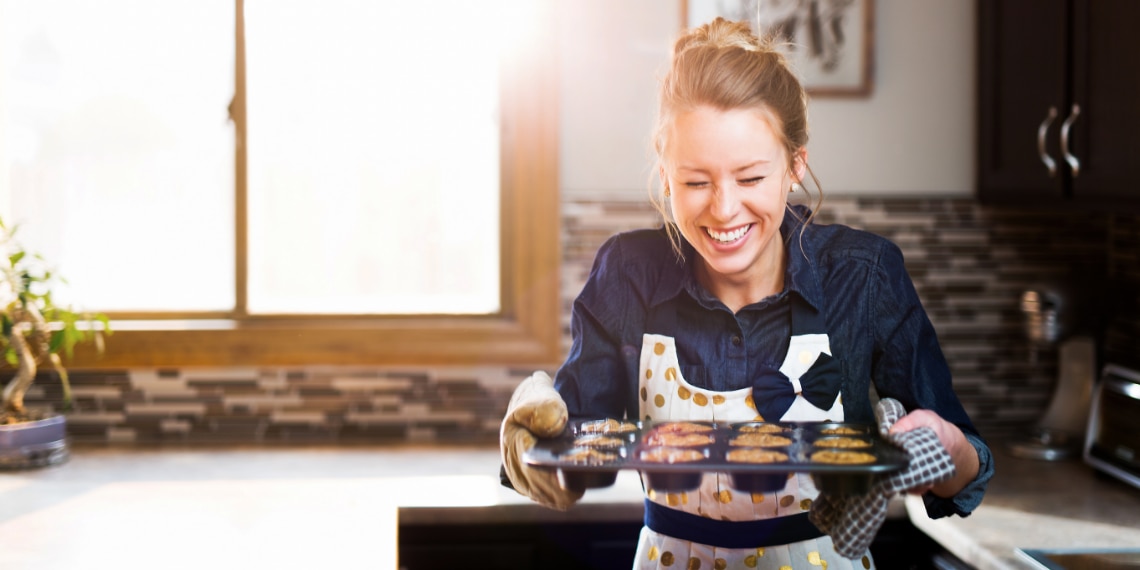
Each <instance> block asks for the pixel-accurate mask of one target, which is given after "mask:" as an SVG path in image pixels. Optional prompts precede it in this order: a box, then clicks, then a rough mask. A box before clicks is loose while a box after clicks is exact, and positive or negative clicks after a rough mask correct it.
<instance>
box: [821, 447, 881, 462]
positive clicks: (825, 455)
mask: <svg viewBox="0 0 1140 570" xmlns="http://www.w3.org/2000/svg"><path fill="white" fill-rule="evenodd" d="M811 460H812V461H814V462H816V463H830V464H834V465H861V464H866V463H874V462H875V456H874V455H871V454H870V453H866V452H863V451H843V450H838V449H825V450H823V451H817V452H815V453H812V454H811Z"/></svg>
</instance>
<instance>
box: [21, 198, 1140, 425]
mask: <svg viewBox="0 0 1140 570" xmlns="http://www.w3.org/2000/svg"><path fill="white" fill-rule="evenodd" d="M563 214H564V217H563V226H562V231H563V246H564V247H563V255H564V265H563V274H562V297H563V299H562V301H563V304H564V308H565V310H564V311H563V314H564V315H565V318H564V321H563V323H562V326H563V330H564V332H565V331H568V330H569V307H570V304H571V302H572V301H573V298H574V295H575V294H576V293H577V292H578V290H579V289H580V288H581V286H582V283H583V281H584V280H585V278H586V275H587V273H588V271H589V268H590V264H591V262H592V260H593V254H594V252H595V251H596V249H597V247H598V246H599V245H600V244H601V242H602V241H603V240H604V239H606V238H607V237H608V236H610V235H611V234H613V233H614V232H617V231H621V230H625V229H632V228H640V227H647V226H654V225H657V224H659V223H660V218H659V216H658V215H657V213H656V212H655V211H653V210H652V208H651V207H650V206H649V205H648V204H647V203H646V202H645V200H644V199H642V198H640V197H639V198H637V199H634V200H630V201H622V200H604V201H591V200H571V201H567V202H566V203H564V205H563ZM817 220H818V221H819V223H844V224H848V225H851V226H855V227H859V228H863V229H866V230H868V231H872V232H875V233H878V234H881V235H884V236H886V237H888V238H890V239H892V240H894V241H895V242H896V243H897V244H898V245H899V246H900V247H901V248H902V250H903V252H904V254H905V255H906V259H907V267H908V269H909V271H910V273H911V275H912V277H913V278H914V280H915V283H916V286H917V288H918V290H919V294H920V296H921V297H922V299H923V302H924V304H925V306H926V309H927V311H928V313H929V314H930V317H931V320H932V321H933V322H934V325H935V327H936V329H937V330H938V333H939V337H940V339H941V341H942V347H943V350H944V352H945V354H946V356H947V358H948V360H949V362H950V363H951V367H952V371H953V374H954V382H955V387H956V390H957V391H958V394H959V396H960V397H961V399H962V401H963V402H964V404H965V406H966V408H967V410H968V411H969V412H970V414H971V416H972V417H973V418H974V420H975V422H976V423H977V425H978V426H979V429H981V430H982V432H983V434H985V435H1001V434H1005V433H1008V432H1011V431H1020V430H1023V429H1025V428H1027V427H1029V426H1030V425H1032V423H1033V422H1034V421H1035V420H1036V419H1037V418H1038V417H1039V416H1040V415H1041V414H1042V412H1043V411H1044V409H1045V408H1046V406H1047V405H1048V402H1049V398H1050V396H1051V390H1052V380H1051V379H1052V378H1053V377H1054V375H1055V356H1054V355H1053V352H1054V351H1053V350H1051V349H1049V348H1045V349H1043V350H1040V351H1038V359H1037V364H1036V365H1031V364H1030V358H1029V354H1030V353H1029V350H1028V345H1027V343H1026V342H1025V341H1024V340H1023V338H1024V335H1023V334H1022V318H1021V314H1020V311H1019V308H1018V300H1019V296H1020V294H1021V292H1022V291H1023V290H1024V289H1026V288H1027V287H1030V286H1034V285H1035V284H1038V283H1046V284H1049V283H1068V282H1073V281H1078V282H1083V283H1081V284H1080V287H1081V288H1082V291H1081V294H1080V295H1077V296H1076V297H1079V298H1082V299H1088V298H1097V299H1103V298H1107V297H1106V296H1105V295H1106V294H1107V295H1116V296H1118V297H1124V298H1131V297H1134V295H1130V294H1129V293H1127V291H1132V290H1134V287H1135V285H1136V284H1137V281H1138V279H1140V268H1138V266H1137V253H1136V252H1137V246H1138V245H1140V223H1137V220H1135V219H1120V218H1119V217H1115V216H1109V215H1106V214H1086V213H1046V212H1027V211H1017V210H1003V209H993V208H986V207H981V206H979V205H978V204H976V203H975V202H973V201H972V200H968V199H899V198H882V199H880V198H844V197H840V198H832V199H829V200H828V201H827V202H826V204H825V205H824V207H823V208H822V209H821V210H820V214H819V216H818V218H817ZM1085 277H1093V278H1094V279H1091V280H1087V279H1083V278H1085ZM1075 278H1082V279H1075ZM1110 279H1111V280H1114V281H1113V282H1114V283H1116V282H1124V283H1126V285H1125V286H1113V287H1109V288H1108V289H1107V290H1106V291H1107V293H1105V291H1101V290H1099V289H1097V288H1098V287H1102V286H1105V283H1107V282H1108V281H1109V280H1110ZM1121 306H1124V305H1121ZM1117 313H1118V314H1119V315H1120V316H1119V318H1115V319H1113V320H1112V322H1111V323H1110V326H1109V327H1108V330H1109V331H1110V332H1109V334H1107V335H1106V337H1105V338H1106V339H1107V340H1106V344H1107V345H1109V346H1110V347H1112V348H1113V350H1115V351H1116V353H1121V352H1124V353H1127V352H1128V347H1129V346H1131V345H1135V344H1136V340H1135V339H1136V338H1137V333H1138V332H1140V319H1138V318H1137V317H1136V316H1137V315H1140V313H1138V312H1137V310H1136V303H1135V302H1134V299H1133V301H1132V304H1131V306H1130V308H1128V311H1127V315H1124V313H1120V312H1119V311H1117ZM1102 314H1103V313H1102ZM565 343H566V344H567V345H568V344H569V338H568V333H567V336H566V338H565ZM1106 351H1107V350H1106ZM532 370H533V369H532V368H528V367H520V368H510V367H495V366H489V367H483V368H415V367H413V368H409V367H401V368H383V367H378V368H344V367H336V366H312V367H301V368H283V369H260V368H250V369H225V370H216V369H209V370H201V369H163V370H154V369H139V370H123V371H117V372H98V373H95V372H87V373H85V372H81V371H76V372H74V373H73V375H72V376H73V377H72V383H73V386H74V396H75V400H74V403H75V405H74V409H73V411H71V412H70V414H69V430H70V433H71V435H72V437H73V439H74V440H75V441H77V442H89V443H111V444H121V445H148V444H154V443H177V444H257V445H269V444H326V443H327V444H333V443H335V444H354V443H367V444H376V443H385V444H386V443H393V444H396V443H406V442H413V443H416V442H444V443H492V442H494V441H496V440H497V432H498V424H499V420H500V418H501V417H502V414H503V412H504V410H505V406H506V402H507V400H508V398H509V396H510V392H511V390H512V389H513V387H514V386H515V385H516V384H517V383H518V381H519V380H521V379H522V378H524V377H525V376H526V375H528V374H529V373H530V372H531V371H532ZM550 372H553V370H550ZM59 395H60V389H59V384H58V380H57V379H55V378H53V377H51V376H50V375H49V374H45V375H44V377H43V378H42V379H41V381H40V382H39V383H37V385H36V386H35V387H34V388H33V391H32V392H31V393H30V394H29V395H28V403H29V404H30V405H33V406H38V407H40V408H52V407H56V406H57V405H58V400H59Z"/></svg>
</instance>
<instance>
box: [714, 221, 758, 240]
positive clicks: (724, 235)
mask: <svg viewBox="0 0 1140 570" xmlns="http://www.w3.org/2000/svg"><path fill="white" fill-rule="evenodd" d="M750 229H752V224H748V225H746V226H740V227H739V228H736V229H735V230H732V231H728V232H718V231H716V230H714V229H712V228H709V227H706V228H705V233H707V234H709V237H711V238H713V239H714V240H716V241H718V242H720V243H732V242H734V241H736V240H738V239H740V238H742V237H744V234H746V233H748V230H750Z"/></svg>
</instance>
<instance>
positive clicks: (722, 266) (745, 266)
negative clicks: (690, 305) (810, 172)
mask: <svg viewBox="0 0 1140 570" xmlns="http://www.w3.org/2000/svg"><path fill="white" fill-rule="evenodd" d="M665 136H666V137H667V138H666V145H665V150H664V153H663V155H662V157H661V158H662V161H661V164H662V166H661V176H662V179H663V180H662V181H663V182H664V183H665V184H667V186H666V187H667V188H668V189H669V204H670V207H671V208H672V211H673V218H674V220H675V221H676V223H677V227H678V228H679V229H680V231H681V234H682V235H683V236H685V239H686V240H688V242H689V243H690V244H692V246H693V247H694V248H695V249H696V250H697V253H699V254H700V256H701V258H702V259H703V261H704V264H705V268H706V269H707V270H708V273H707V277H708V278H710V279H712V280H714V281H720V282H723V283H734V284H748V283H757V282H763V281H764V280H765V279H769V280H770V279H771V273H772V272H773V271H779V270H781V268H782V267H783V252H784V249H783V241H782V240H781V239H780V223H781V222H782V221H783V219H784V209H785V207H786V204H787V195H788V192H789V190H790V188H791V184H792V182H793V181H798V180H800V179H801V176H802V169H803V164H804V159H805V158H806V154H805V152H806V151H804V150H801V151H800V152H799V153H798V154H799V156H798V157H797V160H796V163H795V164H796V168H797V170H799V171H800V172H799V173H798V174H796V175H793V173H792V172H790V171H789V169H788V165H789V161H788V155H787V151H785V150H784V146H783V145H782V144H781V143H780V141H779V139H778V138H777V136H776V133H775V131H773V129H772V126H771V125H770V124H769V122H768V119H767V117H766V116H765V114H764V113H762V112H761V111H760V110H757V109H734V110H730V111H722V110H719V109H715V108H713V107H709V106H699V107H696V108H694V109H692V110H689V111H685V112H681V113H679V114H677V115H675V116H674V120H673V122H672V124H671V125H670V126H669V128H668V129H667V130H666V132H665ZM780 275H782V274H780ZM757 279H758V280H760V281H755V280H757Z"/></svg>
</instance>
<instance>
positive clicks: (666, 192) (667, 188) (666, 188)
mask: <svg viewBox="0 0 1140 570" xmlns="http://www.w3.org/2000/svg"><path fill="white" fill-rule="evenodd" d="M671 195H672V194H670V193H669V185H668V184H666V185H665V197H666V198H668V197H669V196H671Z"/></svg>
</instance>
